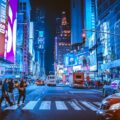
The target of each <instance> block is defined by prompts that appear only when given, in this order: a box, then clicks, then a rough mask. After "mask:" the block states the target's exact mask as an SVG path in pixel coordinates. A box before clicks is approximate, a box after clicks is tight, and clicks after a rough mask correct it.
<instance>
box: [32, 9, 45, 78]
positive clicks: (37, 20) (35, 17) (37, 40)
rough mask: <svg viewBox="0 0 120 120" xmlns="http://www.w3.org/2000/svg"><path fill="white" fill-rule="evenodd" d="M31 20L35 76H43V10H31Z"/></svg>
mask: <svg viewBox="0 0 120 120" xmlns="http://www.w3.org/2000/svg"><path fill="white" fill-rule="evenodd" d="M31 20H32V21H34V42H33V44H34V49H35V63H36V65H35V66H36V69H35V74H36V76H37V77H44V76H45V66H44V54H45V46H44V45H45V10H44V9H43V8H41V9H35V10H32V12H31Z"/></svg>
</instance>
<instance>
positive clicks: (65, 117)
mask: <svg viewBox="0 0 120 120" xmlns="http://www.w3.org/2000/svg"><path fill="white" fill-rule="evenodd" d="M15 96H16V102H17V98H18V92H17V90H15ZM102 99H103V97H102V93H101V91H100V90H95V89H73V88H69V87H64V86H62V87H48V86H35V85H31V86H29V87H28V88H27V97H26V100H25V103H24V105H22V104H21V105H20V106H17V105H14V106H12V107H9V105H8V106H6V103H5V102H3V103H2V110H1V111H0V120H96V110H97V109H98V108H99V106H100V103H101V101H102Z"/></svg>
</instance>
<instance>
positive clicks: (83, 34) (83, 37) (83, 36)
mask: <svg viewBox="0 0 120 120" xmlns="http://www.w3.org/2000/svg"><path fill="white" fill-rule="evenodd" d="M82 40H83V43H85V40H86V34H85V32H83V33H82Z"/></svg>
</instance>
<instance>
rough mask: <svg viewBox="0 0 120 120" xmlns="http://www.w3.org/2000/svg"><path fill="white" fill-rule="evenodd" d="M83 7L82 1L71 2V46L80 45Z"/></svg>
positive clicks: (73, 0) (82, 27)
mask: <svg viewBox="0 0 120 120" xmlns="http://www.w3.org/2000/svg"><path fill="white" fill-rule="evenodd" d="M83 6H84V1H83V0H71V44H76V43H82V29H84V9H83V8H84V7H83Z"/></svg>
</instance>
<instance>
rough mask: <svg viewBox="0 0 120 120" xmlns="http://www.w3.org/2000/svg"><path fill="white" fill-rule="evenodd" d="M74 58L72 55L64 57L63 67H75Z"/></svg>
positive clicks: (75, 61)
mask: <svg viewBox="0 0 120 120" xmlns="http://www.w3.org/2000/svg"><path fill="white" fill-rule="evenodd" d="M76 58H77V57H76V56H75V55H74V54H67V55H65V57H64V62H65V66H73V65H77V60H76Z"/></svg>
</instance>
